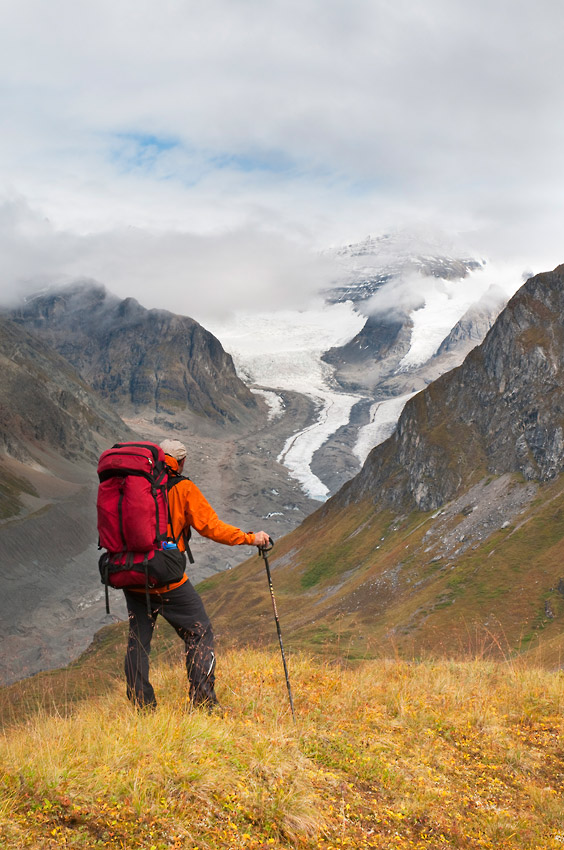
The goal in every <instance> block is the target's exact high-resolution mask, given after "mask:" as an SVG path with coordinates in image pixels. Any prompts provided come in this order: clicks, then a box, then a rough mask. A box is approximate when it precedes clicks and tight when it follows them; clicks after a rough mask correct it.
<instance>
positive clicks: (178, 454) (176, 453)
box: [161, 440, 186, 461]
mask: <svg viewBox="0 0 564 850" xmlns="http://www.w3.org/2000/svg"><path fill="white" fill-rule="evenodd" d="M161 449H162V450H163V452H164V453H165V455H170V457H173V458H174V459H175V460H178V461H181V460H183V459H184V458H185V457H186V446H185V445H184V443H181V442H180V440H163V441H162V443H161Z"/></svg>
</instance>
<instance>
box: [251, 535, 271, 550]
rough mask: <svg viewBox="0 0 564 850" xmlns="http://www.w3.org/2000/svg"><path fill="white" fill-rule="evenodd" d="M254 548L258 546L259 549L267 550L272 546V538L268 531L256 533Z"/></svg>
mask: <svg viewBox="0 0 564 850" xmlns="http://www.w3.org/2000/svg"><path fill="white" fill-rule="evenodd" d="M253 546H258V547H259V549H267V548H268V547H269V546H270V537H269V535H268V534H267V533H266V531H256V532H255V540H254V543H253Z"/></svg>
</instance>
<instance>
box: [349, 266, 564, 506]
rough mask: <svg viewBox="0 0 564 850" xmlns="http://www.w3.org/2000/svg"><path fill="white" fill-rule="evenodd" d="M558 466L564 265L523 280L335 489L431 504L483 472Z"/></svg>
mask: <svg viewBox="0 0 564 850" xmlns="http://www.w3.org/2000/svg"><path fill="white" fill-rule="evenodd" d="M563 468H564V266H559V267H558V268H557V269H555V270H554V271H553V272H548V273H545V274H540V275H537V276H536V277H534V278H531V279H530V280H529V281H527V283H526V284H525V285H524V286H523V287H522V288H521V289H520V290H519V292H518V293H517V294H516V295H515V296H514V297H513V299H512V300H511V301H510V302H509V304H508V305H507V307H506V308H505V310H504V311H503V312H502V313H501V315H500V316H499V318H498V320H497V322H496V323H495V325H494V326H493V328H492V329H491V330H490V332H489V333H488V335H487V337H486V339H485V340H484V342H483V343H482V344H481V345H479V346H478V347H476V348H474V349H473V350H472V351H471V352H470V354H469V355H468V356H467V358H466V360H465V361H464V363H463V364H462V365H461V366H460V367H458V368H457V369H454V370H453V371H451V372H449V373H447V374H445V375H443V376H442V377H441V378H439V379H438V380H436V381H435V382H434V383H433V384H431V385H430V386H429V387H428V388H427V389H426V390H424V391H423V392H420V393H419V394H418V395H417V396H415V397H414V398H413V399H411V401H410V402H408V404H407V405H406V407H405V409H404V411H403V414H402V416H401V417H400V420H399V423H398V428H397V431H396V433H395V434H394V435H393V436H392V437H390V439H389V440H387V441H386V442H385V443H384V444H382V445H381V446H377V447H376V448H375V449H373V451H372V452H371V454H370V455H369V457H368V459H367V461H366V463H365V466H364V468H363V469H362V471H361V472H360V474H359V475H358V476H357V477H356V478H355V479H353V480H352V481H351V482H349V483H348V484H347V485H345V487H344V488H343V489H342V490H341V491H340V493H339V494H338V495H337V496H336V497H335V498H336V499H338V500H341V501H342V502H344V503H350V502H351V501H354V500H356V499H359V498H361V497H363V496H366V495H369V494H370V495H372V496H373V497H374V498H377V499H378V500H379V501H380V503H383V504H386V503H388V504H394V505H400V504H401V505H403V506H409V505H412V506H413V507H417V508H419V509H421V510H433V509H436V508H438V507H439V506H441V505H443V504H444V503H445V502H446V501H448V500H449V499H452V498H453V497H455V496H456V494H457V493H458V492H459V491H460V490H461V488H462V487H463V486H468V485H469V484H471V483H472V482H473V481H477V480H479V479H480V478H481V477H483V475H484V474H487V473H488V472H490V473H493V474H496V475H500V474H502V473H505V472H519V473H521V474H522V475H523V477H524V478H525V479H526V480H531V481H532V480H534V481H541V482H544V481H548V480H550V479H551V478H553V477H555V476H556V475H557V474H558V473H560V472H561V471H562V469H563Z"/></svg>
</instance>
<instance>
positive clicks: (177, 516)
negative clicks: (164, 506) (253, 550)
mask: <svg viewBox="0 0 564 850" xmlns="http://www.w3.org/2000/svg"><path fill="white" fill-rule="evenodd" d="M169 504H170V512H171V518H172V526H173V532H174V536H175V537H177V536H178V535H179V533H180V532H181V530H182V528H187V527H188V526H192V528H194V529H195V530H196V531H197V532H198V534H201V535H202V537H209V538H210V540H215V542H216V543H225V544H226V545H227V546H239V545H241V544H245V543H246V544H247V545H249V546H252V545H253V542H254V539H255V535H254V534H253V533H252V532H245V531H241V529H240V528H237V527H236V526H235V525H228V523H226V522H222V521H221V520H220V519H219V517H218V515H217V514H216V512H215V511H214V509H213V508H212V506H211V505H210V503H209V502H208V501H207V499H206V498H205V496H204V495H203V493H202V492H201V491H200V490H199V489H198V487H196V485H195V484H194V482H193V481H188V480H187V481H182V482H180V484H177V485H176V487H173V488H172V490H171V491H170V493H169ZM182 543H183V541H179V548H184V547H183V546H182Z"/></svg>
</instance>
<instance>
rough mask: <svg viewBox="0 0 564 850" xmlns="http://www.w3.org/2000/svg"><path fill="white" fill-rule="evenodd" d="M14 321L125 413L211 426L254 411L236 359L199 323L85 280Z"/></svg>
mask: <svg viewBox="0 0 564 850" xmlns="http://www.w3.org/2000/svg"><path fill="white" fill-rule="evenodd" d="M13 317H14V320H15V321H17V322H19V323H20V324H22V325H24V326H25V327H26V328H27V329H28V330H30V331H31V332H33V333H34V334H35V335H37V336H39V337H40V338H41V339H43V340H45V341H46V342H47V343H48V344H49V345H50V346H52V347H53V348H56V349H57V350H58V351H59V352H60V354H62V355H63V357H65V358H66V359H67V360H68V361H69V363H71V364H72V365H73V366H74V367H75V368H76V369H77V370H78V371H79V373H80V374H81V375H82V377H83V378H84V379H85V380H86V381H88V383H89V384H90V385H91V386H92V387H93V388H94V389H95V390H96V391H97V392H98V393H99V394H100V395H101V396H102V397H103V398H104V399H106V400H107V401H108V402H109V403H110V404H112V405H113V406H114V407H115V408H116V409H117V410H118V411H119V412H120V413H121V414H122V415H126V414H131V413H132V412H136V413H145V414H147V415H149V416H151V417H152V418H154V417H155V416H157V417H159V418H160V420H161V421H165V420H167V419H171V420H174V419H175V417H178V416H180V417H181V418H182V420H183V422H184V420H185V419H186V416H188V415H191V416H192V419H193V422H194V424H195V425H197V424H198V423H200V424H201V426H202V427H204V428H206V427H209V425H210V421H211V422H213V423H218V424H222V425H223V424H228V423H231V424H235V423H238V422H241V421H246V420H249V419H250V418H251V417H252V416H253V415H254V414H255V413H256V410H257V404H256V401H255V398H254V396H253V395H252V393H251V392H250V391H249V390H248V389H247V387H246V386H245V385H244V384H243V383H242V381H240V380H239V378H238V377H237V375H236V372H235V368H234V366H233V361H232V359H231V356H230V355H229V354H227V353H226V352H225V351H224V350H223V348H222V346H221V343H220V342H219V341H218V340H217V339H216V338H215V337H214V336H213V335H212V334H210V333H209V332H208V331H206V330H205V329H204V328H203V327H202V326H201V325H199V324H198V322H195V321H194V320H193V319H190V318H187V317H185V316H177V315H175V314H174V313H170V312H168V311H167V310H146V309H145V308H144V307H142V306H141V305H140V304H139V303H138V302H137V301H136V300H135V299H134V298H127V299H125V300H124V301H120V300H119V299H118V298H116V297H115V296H113V295H111V294H110V293H108V292H107V291H106V289H105V288H104V287H103V286H100V285H98V284H94V283H89V282H83V283H77V284H75V285H73V286H71V287H68V288H66V289H63V290H60V291H59V292H56V293H47V294H46V295H40V296H37V297H35V298H34V299H32V300H31V301H29V302H28V303H27V304H26V305H25V306H23V307H22V308H20V309H18V310H17V311H14V313H13Z"/></svg>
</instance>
